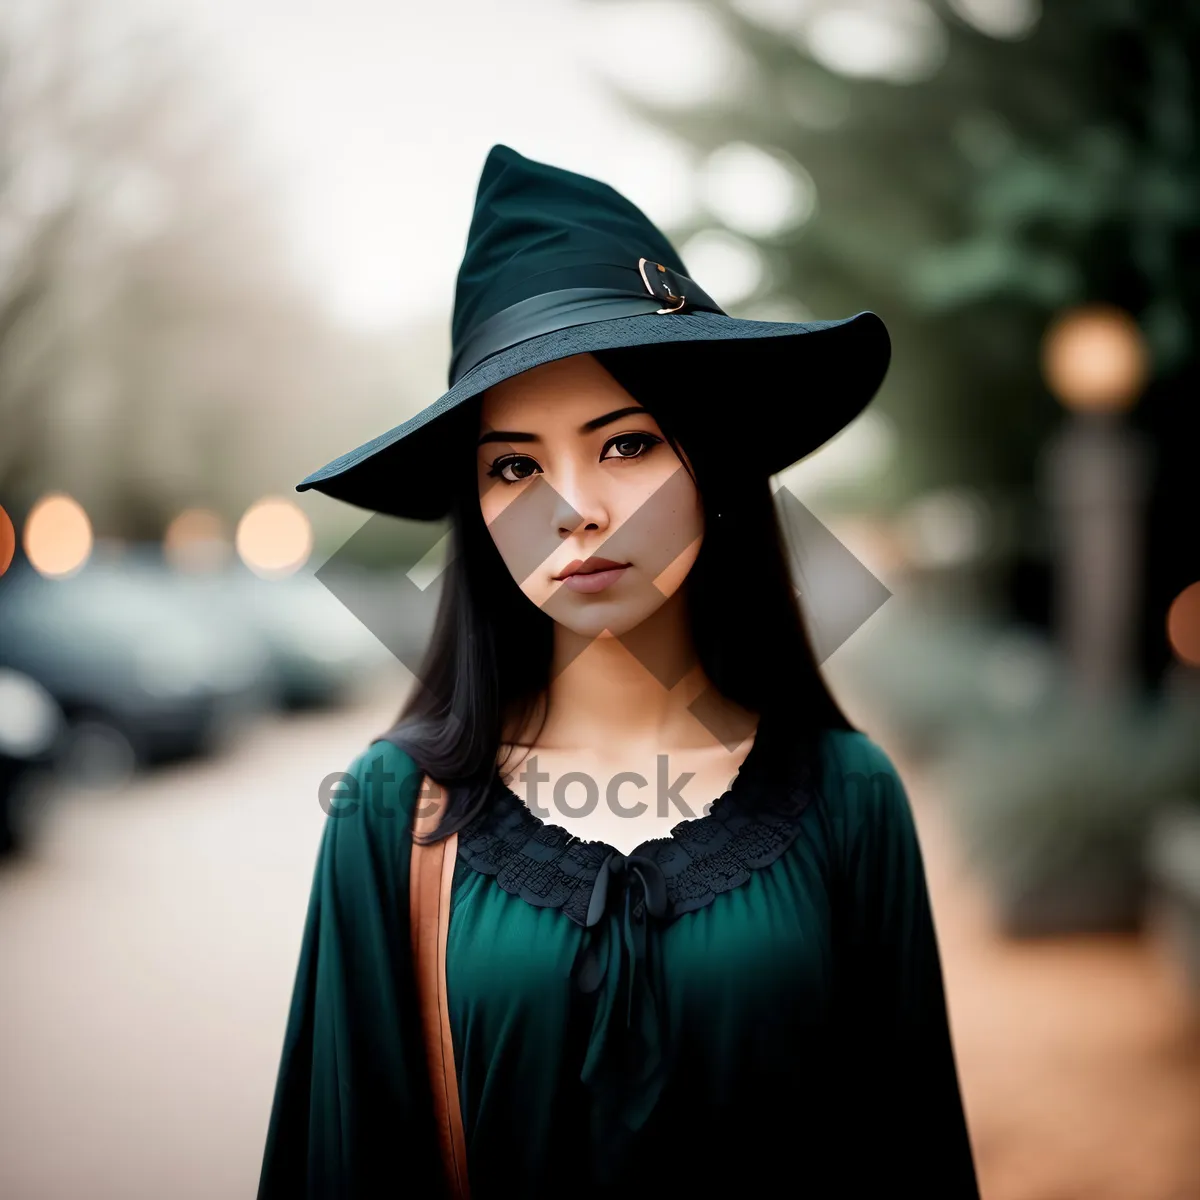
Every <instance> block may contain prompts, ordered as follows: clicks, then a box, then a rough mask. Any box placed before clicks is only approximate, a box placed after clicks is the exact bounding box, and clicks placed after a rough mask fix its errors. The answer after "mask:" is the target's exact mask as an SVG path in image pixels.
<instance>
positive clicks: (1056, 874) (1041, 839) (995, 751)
mask: <svg viewBox="0 0 1200 1200" xmlns="http://www.w3.org/2000/svg"><path fill="white" fill-rule="evenodd" d="M942 771H943V774H944V782H945V793H946V794H947V795H948V797H949V799H950V801H951V804H952V813H953V817H954V819H955V820H956V822H957V825H958V827H959V831H960V834H961V836H962V839H963V843H964V846H965V848H966V851H967V854H968V856H969V859H970V861H971V862H973V863H974V864H975V866H976V867H978V868H979V869H980V870H981V871H982V873H983V874H984V876H985V877H987V878H988V879H989V880H990V881H991V882H992V884H993V886H994V887H995V888H996V891H997V895H998V898H999V902H1000V906H1001V909H1002V912H1004V913H1005V914H1006V920H1007V922H1008V923H1009V924H1010V925H1011V926H1020V927H1022V928H1025V929H1028V928H1032V927H1033V926H1035V925H1042V926H1045V927H1052V926H1053V925H1054V924H1055V921H1056V920H1060V921H1064V922H1065V923H1066V924H1068V925H1070V924H1071V923H1072V922H1073V923H1075V924H1078V925H1090V926H1093V927H1098V926H1103V925H1104V924H1106V923H1108V924H1111V925H1114V926H1124V925H1125V924H1127V923H1132V922H1133V921H1134V920H1135V919H1136V916H1137V908H1138V907H1139V906H1140V901H1141V896H1142V892H1143V889H1144V884H1145V880H1144V864H1143V853H1144V845H1145V841H1146V837H1147V832H1148V830H1149V829H1150V828H1151V825H1152V822H1153V820H1154V817H1155V814H1156V813H1158V812H1159V811H1160V810H1162V809H1163V808H1164V806H1167V805H1170V804H1172V803H1175V802H1176V801H1177V799H1178V797H1180V796H1181V795H1183V794H1185V793H1186V792H1187V791H1188V789H1190V788H1192V787H1194V786H1195V785H1196V784H1197V783H1198V782H1200V752H1198V745H1197V739H1196V736H1195V725H1194V714H1187V713H1182V712H1176V711H1173V710H1171V709H1170V708H1168V707H1165V706H1163V705H1162V704H1150V703H1146V702H1142V703H1138V704H1133V703H1131V704H1128V705H1108V706H1087V705H1081V704H1076V705H1074V706H1070V705H1062V704H1059V705H1056V706H1054V707H1053V708H1047V709H1045V711H1040V712H1038V713H1036V714H1033V715H1031V719H1029V720H1028V721H1026V722H1024V723H1022V724H1020V725H1010V726H1008V727H1007V728H1004V727H995V726H989V727H980V728H977V729H974V730H970V731H966V732H964V736H963V737H962V738H961V740H960V741H959V743H958V745H957V746H956V747H955V748H954V751H953V753H952V754H951V755H950V756H949V757H948V759H947V761H946V762H945V763H944V764H943V766H942ZM1051 908H1056V909H1057V910H1058V916H1055V915H1053V914H1051V913H1050V912H1049V910H1050V909H1051ZM1089 908H1091V909H1096V910H1103V914H1104V915H1103V917H1098V916H1096V915H1095V914H1093V917H1092V919H1091V920H1088V919H1086V918H1085V917H1084V916H1082V915H1081V914H1083V913H1085V912H1086V911H1087V910H1088V909H1089ZM1039 910H1040V911H1039ZM1066 910H1070V911H1071V912H1072V914H1073V916H1072V917H1071V920H1070V921H1067V920H1066V918H1064V917H1063V916H1062V913H1063V912H1064V911H1066Z"/></svg>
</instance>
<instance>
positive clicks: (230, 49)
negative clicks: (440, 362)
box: [145, 0, 722, 327]
mask: <svg viewBox="0 0 1200 1200" xmlns="http://www.w3.org/2000/svg"><path fill="white" fill-rule="evenodd" d="M145 3H146V4H147V6H148V7H149V8H150V10H151V11H152V12H153V13H154V14H155V15H157V16H158V17H159V18H160V19H163V20H165V21H166V22H168V23H170V24H177V25H179V26H180V27H181V28H183V29H185V30H187V31H189V32H192V31H194V32H197V33H200V34H201V35H202V37H203V38H204V39H205V41H206V42H207V43H208V44H209V45H210V47H211V50H212V53H214V54H215V55H216V56H217V57H218V59H219V61H220V62H221V71H222V79H223V86H224V85H227V86H228V88H229V94H230V96H234V97H236V103H237V104H238V105H239V107H240V108H241V109H242V110H243V111H244V112H245V114H246V118H247V133H248V135H249V136H251V137H253V138H254V139H255V140H256V142H257V144H258V145H259V146H261V147H262V148H263V152H264V153H265V154H268V155H269V156H270V158H271V160H272V161H274V162H276V163H277V164H278V168H279V170H280V172H281V182H282V184H283V186H282V188H281V190H282V192H283V194H284V197H285V201H286V212H285V214H284V219H285V221H286V223H287V225H288V227H289V230H290V232H291V233H292V234H293V235H294V242H295V244H296V247H297V251H298V254H299V255H300V256H301V261H302V263H303V266H304V269H305V271H306V273H307V274H308V275H309V276H310V277H311V278H313V279H314V280H316V281H318V282H319V285H320V288H321V290H322V292H323V293H324V294H325V295H326V296H327V297H328V299H329V302H330V304H331V305H332V306H333V307H334V308H335V311H336V312H337V313H338V314H339V315H340V316H341V317H343V318H344V319H346V320H348V321H350V322H352V323H355V324H359V325H362V326H368V327H369V326H382V327H387V326H390V325H393V324H395V323H396V322H398V321H403V320H405V319H406V318H409V317H413V316H419V315H428V314H429V313H430V312H436V311H437V310H438V309H441V310H443V311H445V310H447V309H448V308H449V306H450V303H451V296H452V289H453V283H454V276H455V272H456V270H457V266H458V262H459V259H460V258H461V255H462V250H463V246H464V243H465V239H466V232H467V227H468V224H469V221H470V216H471V210H472V205H473V201H474V194H475V187H476V184H477V182H478V178H479V172H480V169H481V167H482V165H483V161H484V159H485V157H486V155H487V151H488V149H489V148H490V147H491V146H492V145H493V144H494V143H496V142H505V143H507V144H509V145H511V146H513V147H514V148H515V149H516V150H518V151H520V152H521V153H522V154H526V155H529V156H530V157H533V158H540V159H543V160H544V161H548V162H554V163H556V164H558V165H560V166H564V167H567V168H570V169H574V170H579V171H582V172H584V173H586V174H590V175H594V176H596V177H599V178H602V179H604V180H606V181H607V182H609V183H612V184H613V185H614V186H616V187H617V188H618V189H619V190H621V191H623V192H624V193H625V194H626V195H628V196H629V197H630V198H631V199H633V200H634V201H635V203H638V204H639V205H641V206H642V207H643V208H644V209H645V210H646V211H647V212H648V214H649V215H650V216H651V218H652V219H653V220H655V221H656V222H658V223H660V224H669V223H670V222H671V221H672V220H674V219H676V218H677V217H678V216H680V215H682V213H683V212H684V211H685V209H686V207H687V205H688V203H689V196H690V193H691V190H692V189H691V188H690V186H689V177H688V160H687V158H686V155H685V153H684V152H683V151H682V150H681V149H680V148H679V147H678V146H677V145H676V144H675V143H674V142H673V141H671V140H669V139H667V138H665V137H664V136H663V135H662V134H660V133H657V132H655V131H654V130H652V129H649V128H647V127H646V126H645V125H644V124H642V123H640V122H635V121H634V120H633V119H632V118H630V117H629V116H628V115H627V114H626V113H625V112H624V111H623V110H622V108H621V106H620V104H619V102H618V101H617V100H615V99H613V98H611V96H610V94H609V93H608V92H607V91H606V89H605V88H604V86H603V84H602V81H601V78H600V75H599V73H598V71H597V70H595V69H594V64H595V63H596V62H597V61H604V62H607V63H608V69H609V72H610V74H617V75H622V74H624V77H628V74H629V72H630V71H631V70H632V71H633V73H634V74H635V75H645V74H647V73H649V72H652V71H663V72H666V73H667V74H674V73H678V74H679V75H680V76H683V75H684V74H685V73H686V74H687V75H688V77H689V79H690V82H689V81H688V80H682V81H681V80H680V79H676V81H675V83H674V84H671V83H670V81H669V80H668V81H665V82H663V81H660V84H661V86H663V87H665V88H666V89H667V91H671V90H672V88H673V89H674V93H677V94H680V95H681V96H684V95H686V91H687V89H688V87H691V88H693V89H694V88H695V87H697V86H710V85H711V84H712V82H713V76H714V72H715V73H716V74H718V75H719V74H720V71H721V69H722V64H721V62H720V61H718V60H719V57H720V56H719V53H718V51H716V50H715V49H714V48H713V46H712V45H711V44H709V43H711V41H712V39H705V37H704V30H703V29H700V30H699V32H698V33H694V35H693V36H691V37H690V38H687V37H685V38H684V39H683V41H684V42H685V43H687V44H682V45H681V44H679V38H678V36H676V38H675V41H676V45H675V49H674V52H672V50H671V48H670V47H667V48H666V53H659V51H660V50H661V49H663V47H662V46H661V44H659V45H656V44H655V43H656V41H657V28H658V26H657V25H656V23H655V20H654V19H653V16H652V12H651V10H659V11H661V10H662V9H663V6H661V5H654V4H651V5H649V7H648V8H643V10H642V11H643V14H644V17H643V19H641V20H639V25H638V27H637V29H636V32H635V31H634V28H633V27H632V26H630V25H629V24H628V22H624V23H623V18H622V17H621V15H620V14H621V13H623V12H626V11H628V8H627V6H625V5H611V4H609V5H607V6H602V5H600V4H591V3H586V2H581V0H503V2H500V0H449V2H443V3H416V2H413V0H308V2H307V3H301V2H298V0H145ZM602 7H603V8H606V10H607V11H606V12H600V9H601V8H602ZM614 14H615V15H614ZM647 18H648V19H647ZM650 86H653V83H651V85H650ZM681 89H682V90H681Z"/></svg>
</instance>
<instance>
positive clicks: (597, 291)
mask: <svg viewBox="0 0 1200 1200" xmlns="http://www.w3.org/2000/svg"><path fill="white" fill-rule="evenodd" d="M673 279H674V281H676V282H677V283H678V284H680V285H683V287H684V289H685V290H683V291H682V293H681V294H682V298H683V300H684V301H685V304H681V305H680V307H679V309H677V310H676V311H681V310H682V309H683V308H685V307H686V308H688V309H701V310H703V311H706V312H714V313H721V314H724V309H722V308H720V307H719V306H718V305H717V304H716V302H715V301H714V300H713V299H712V297H710V296H709V295H708V294H707V293H706V292H705V291H704V290H703V289H702V288H701V287H700V286H699V284H696V283H693V282H692V280H690V279H687V278H686V277H685V276H683V275H678V274H675V275H674V276H673ZM663 303H664V302H663V300H661V299H660V298H658V297H657V296H654V295H651V294H650V293H649V292H642V293H640V294H639V293H636V292H627V291H625V290H623V289H620V288H597V287H576V288H561V289H559V290H558V291H553V292H543V293H542V294H541V295H538V296H530V297H528V298H527V299H525V300H519V301H518V302H517V303H516V304H510V305H509V306H508V308H502V309H501V310H500V311H499V312H498V313H495V314H493V315H492V316H490V317H488V319H487V320H486V321H484V322H483V323H482V324H481V325H480V326H479V327H478V328H477V329H476V330H475V331H474V332H473V333H472V334H471V335H470V336H469V337H467V338H466V339H465V340H464V341H463V342H462V344H461V345H460V346H459V347H458V348H457V349H456V350H455V351H454V353H453V355H452V356H451V358H450V386H451V387H454V385H455V384H456V383H458V381H459V380H460V379H462V377H463V376H464V375H466V374H467V372H468V371H471V370H474V368H475V367H477V366H479V364H480V363H482V362H483V361H484V360H485V359H488V358H491V357H492V355H493V354H499V353H500V351H501V350H507V349H509V348H510V347H511V346H515V345H517V343H518V342H524V341H528V340H529V339H530V338H534V337H540V336H541V335H542V334H544V333H553V332H554V331H555V330H558V329H569V328H570V327H571V326H572V325H590V324H592V323H593V322H596V321H612V320H616V319H617V318H620V317H642V316H646V315H647V314H649V313H657V312H660V311H661V310H662V305H663Z"/></svg>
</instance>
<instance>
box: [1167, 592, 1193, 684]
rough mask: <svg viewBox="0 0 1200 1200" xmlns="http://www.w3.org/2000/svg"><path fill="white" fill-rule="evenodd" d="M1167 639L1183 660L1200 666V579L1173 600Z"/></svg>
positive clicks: (1169, 614)
mask: <svg viewBox="0 0 1200 1200" xmlns="http://www.w3.org/2000/svg"><path fill="white" fill-rule="evenodd" d="M1167 640H1168V641H1169V642H1170V643H1171V649H1172V650H1173V651H1174V652H1175V655H1176V657H1177V658H1179V659H1180V661H1181V662H1185V663H1187V664H1188V666H1191V667H1200V581H1197V582H1196V583H1193V584H1189V585H1188V586H1187V587H1185V588H1184V589H1183V591H1182V592H1180V593H1179V595H1178V596H1176V597H1175V599H1174V600H1173V601H1172V602H1171V607H1170V608H1169V609H1168V610H1167Z"/></svg>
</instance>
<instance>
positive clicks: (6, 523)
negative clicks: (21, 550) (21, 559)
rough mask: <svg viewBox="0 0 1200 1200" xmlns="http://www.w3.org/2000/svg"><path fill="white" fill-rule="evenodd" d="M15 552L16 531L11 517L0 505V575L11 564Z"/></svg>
mask: <svg viewBox="0 0 1200 1200" xmlns="http://www.w3.org/2000/svg"><path fill="white" fill-rule="evenodd" d="M16 552H17V531H16V530H15V529H14V528H13V523H12V517H10V516H9V515H8V513H6V512H5V511H4V506H3V505H0V575H3V574H4V572H5V571H7V570H8V568H9V567H10V566H11V565H12V560H13V555H14V554H15V553H16Z"/></svg>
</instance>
